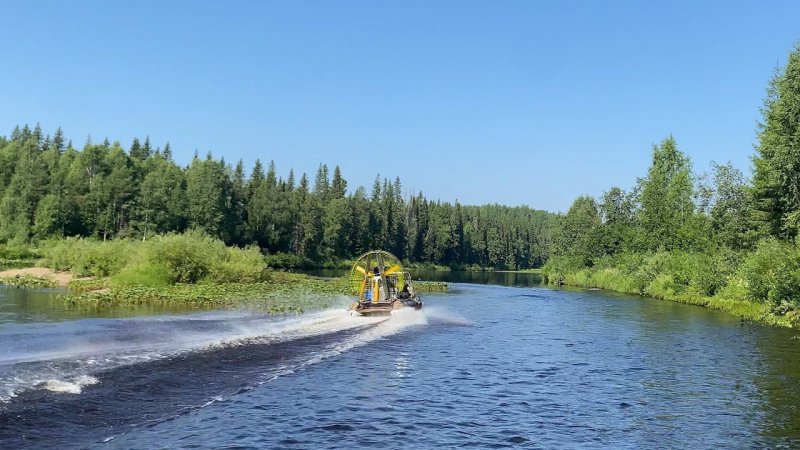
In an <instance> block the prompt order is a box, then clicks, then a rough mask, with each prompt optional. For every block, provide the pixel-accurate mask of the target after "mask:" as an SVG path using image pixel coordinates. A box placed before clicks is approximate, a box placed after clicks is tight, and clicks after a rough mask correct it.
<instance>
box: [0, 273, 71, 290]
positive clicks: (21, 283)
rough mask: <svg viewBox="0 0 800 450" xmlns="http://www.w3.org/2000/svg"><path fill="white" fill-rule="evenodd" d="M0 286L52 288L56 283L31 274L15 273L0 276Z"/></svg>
mask: <svg viewBox="0 0 800 450" xmlns="http://www.w3.org/2000/svg"><path fill="white" fill-rule="evenodd" d="M0 285H1V286H12V287H25V288H54V287H57V286H58V284H57V283H56V282H55V281H52V280H48V279H46V278H40V277H34V276H31V275H16V276H13V277H0Z"/></svg>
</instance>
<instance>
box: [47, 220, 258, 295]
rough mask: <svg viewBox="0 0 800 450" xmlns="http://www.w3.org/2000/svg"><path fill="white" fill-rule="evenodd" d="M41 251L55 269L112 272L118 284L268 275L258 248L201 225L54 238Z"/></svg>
mask: <svg viewBox="0 0 800 450" xmlns="http://www.w3.org/2000/svg"><path fill="white" fill-rule="evenodd" d="M43 254H44V261H45V263H46V264H47V265H48V266H49V267H52V268H53V269H56V270H68V271H70V272H72V273H74V274H76V275H91V276H96V277H111V280H112V284H114V285H116V286H128V285H144V286H166V285H171V284H175V283H189V284H191V283H205V282H208V283H256V282H263V281H268V280H269V279H270V272H269V271H268V270H267V267H266V264H265V262H264V259H263V257H262V255H261V253H260V252H259V251H258V249H256V248H246V249H240V248H236V247H226V246H225V244H224V243H223V242H222V241H220V240H218V239H214V238H212V237H210V236H208V235H206V234H204V233H202V232H199V231H189V232H186V233H184V234H170V235H164V236H157V237H155V238H153V239H150V240H148V241H145V242H141V241H138V240H128V239H116V240H113V241H105V242H103V241H95V240H89V239H83V238H68V239H62V240H53V241H49V242H47V243H45V245H44V246H43Z"/></svg>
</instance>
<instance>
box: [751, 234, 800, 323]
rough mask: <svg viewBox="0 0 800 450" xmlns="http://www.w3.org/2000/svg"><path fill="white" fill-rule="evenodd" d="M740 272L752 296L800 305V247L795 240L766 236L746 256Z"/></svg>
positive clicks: (756, 299)
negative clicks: (789, 242)
mask: <svg viewBox="0 0 800 450" xmlns="http://www.w3.org/2000/svg"><path fill="white" fill-rule="evenodd" d="M741 276H742V278H743V279H744V280H745V282H746V284H747V292H748V297H749V298H750V299H751V300H754V301H757V302H762V303H769V304H771V305H774V306H777V305H780V304H782V303H786V304H790V305H793V306H794V307H795V308H796V307H797V306H800V251H798V248H797V246H796V245H794V244H788V243H785V242H780V241H777V240H774V239H766V240H764V241H761V242H759V243H758V245H757V246H756V250H755V251H754V252H752V253H750V254H749V255H748V256H747V257H746V258H745V260H744V263H743V264H742V268H741Z"/></svg>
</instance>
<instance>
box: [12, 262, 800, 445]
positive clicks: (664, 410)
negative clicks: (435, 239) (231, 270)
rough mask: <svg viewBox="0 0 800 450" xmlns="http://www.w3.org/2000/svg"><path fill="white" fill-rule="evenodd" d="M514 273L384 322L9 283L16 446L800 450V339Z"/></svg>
mask: <svg viewBox="0 0 800 450" xmlns="http://www.w3.org/2000/svg"><path fill="white" fill-rule="evenodd" d="M497 277H498V278H497V279H487V280H483V281H482V280H473V281H476V282H474V283H454V284H453V285H452V289H451V290H450V291H449V292H447V293H442V294H428V295H425V296H424V300H425V302H426V306H425V308H424V309H423V310H422V311H421V312H409V313H408V314H399V315H396V316H393V317H392V318H390V319H385V320H384V319H365V318H351V317H349V316H347V315H346V313H345V312H344V309H343V308H338V309H332V310H326V311H317V312H312V313H307V314H303V315H299V316H287V317H269V316H264V315H261V314H257V313H252V312H248V311H205V312H196V311H195V312H192V311H174V310H173V311H163V310H152V309H145V310H133V311H131V310H125V309H120V310H116V311H105V312H104V313H103V314H97V313H94V312H91V311H79V310H74V309H70V308H65V307H64V306H63V305H62V304H61V303H60V301H59V300H58V298H57V294H58V293H57V292H55V291H50V290H25V289H0V448H43V447H50V448H94V447H96V448H109V449H112V448H113V449H116V448H125V449H127V448H155V447H158V448H226V447H228V448H233V447H235V448H355V447H375V448H439V447H444V448H449V447H460V446H464V447H476V448H504V447H518V448H565V447H566V448H575V447H580V448H752V447H769V448H780V447H785V448H797V447H798V446H800V410H799V407H800V341H798V340H797V339H795V338H794V336H795V335H796V334H797V332H796V331H792V330H784V329H776V328H768V327H763V326H758V325H752V324H743V323H740V321H739V319H737V318H734V317H731V316H727V315H725V314H722V313H718V312H714V311H708V310H704V309H702V308H699V307H695V306H688V305H680V304H673V303H668V302H662V301H657V300H650V299H642V298H638V297H632V296H625V295H618V294H612V293H606V292H600V291H576V290H554V289H549V288H543V287H539V286H537V285H536V279H535V276H534V275H523V274H515V275H514V277H513V280H510V279H508V278H507V277H508V276H507V275H497ZM490 278H491V277H490ZM481 283H485V284H481ZM492 283H500V284H492ZM504 284H509V285H510V286H506V285H504ZM342 301H343V302H345V301H346V300H345V299H342ZM343 304H344V303H343Z"/></svg>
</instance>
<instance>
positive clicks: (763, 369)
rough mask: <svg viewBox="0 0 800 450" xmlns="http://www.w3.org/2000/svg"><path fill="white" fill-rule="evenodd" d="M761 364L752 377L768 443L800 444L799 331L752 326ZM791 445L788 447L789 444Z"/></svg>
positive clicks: (772, 444)
mask: <svg viewBox="0 0 800 450" xmlns="http://www.w3.org/2000/svg"><path fill="white" fill-rule="evenodd" d="M750 331H751V332H752V333H753V335H755V339H754V340H755V345H756V350H757V352H758V357H760V358H759V367H758V371H757V373H756V375H755V377H754V379H753V383H754V384H755V385H756V387H757V388H758V396H759V399H760V400H761V401H762V403H761V408H762V411H761V412H762V417H761V421H762V430H763V431H762V435H763V436H764V437H765V438H768V440H767V442H765V445H770V446H775V445H778V444H781V445H787V446H791V447H792V448H797V446H798V445H800V340H797V339H793V337H794V336H795V335H797V334H798V333H797V331H793V330H785V329H779V328H767V327H761V326H752V327H751V330H750ZM786 448H789V447H786Z"/></svg>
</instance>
